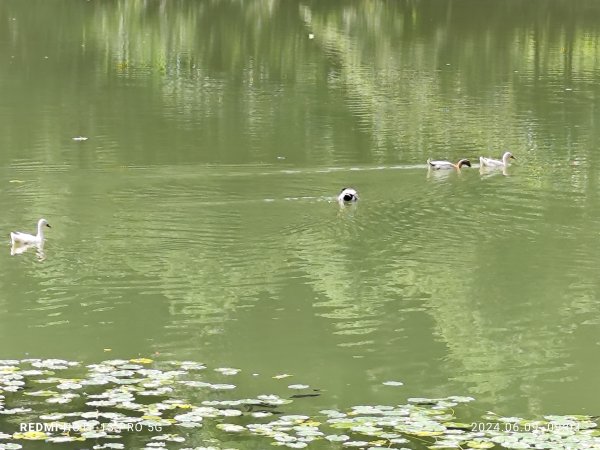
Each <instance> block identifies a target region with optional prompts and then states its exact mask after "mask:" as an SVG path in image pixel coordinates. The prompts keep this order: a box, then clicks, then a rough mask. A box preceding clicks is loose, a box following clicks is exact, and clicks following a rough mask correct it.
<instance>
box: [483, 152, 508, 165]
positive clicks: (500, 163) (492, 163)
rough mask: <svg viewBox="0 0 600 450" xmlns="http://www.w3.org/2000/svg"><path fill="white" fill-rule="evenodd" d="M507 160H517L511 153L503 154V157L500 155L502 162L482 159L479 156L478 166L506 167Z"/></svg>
mask: <svg viewBox="0 0 600 450" xmlns="http://www.w3.org/2000/svg"><path fill="white" fill-rule="evenodd" d="M509 159H517V158H515V157H514V156H513V154H512V153H511V152H505V153H504V155H502V160H498V159H492V158H484V157H483V156H480V157H479V164H480V165H481V167H508V160H509Z"/></svg>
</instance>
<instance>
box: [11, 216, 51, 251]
mask: <svg viewBox="0 0 600 450" xmlns="http://www.w3.org/2000/svg"><path fill="white" fill-rule="evenodd" d="M44 227H48V228H51V227H50V224H49V223H48V221H47V220H46V219H40V220H38V225H37V234H36V235H35V236H34V235H33V234H27V233H21V232H20V231H13V232H11V233H10V241H11V243H12V245H13V246H15V245H19V244H20V245H27V244H41V243H42V242H44Z"/></svg>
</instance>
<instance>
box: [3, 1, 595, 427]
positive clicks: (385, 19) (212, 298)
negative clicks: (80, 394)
mask: <svg viewBox="0 0 600 450" xmlns="http://www.w3.org/2000/svg"><path fill="white" fill-rule="evenodd" d="M30 4H35V5H37V6H38V7H39V9H38V10H35V8H32V7H31V6H23V5H24V3H22V2H14V1H6V2H3V3H2V4H1V5H0V18H1V19H2V21H3V23H9V24H10V26H9V27H8V28H6V29H2V30H0V33H1V34H0V36H2V37H3V39H2V40H0V56H2V58H4V59H5V60H7V61H10V64H8V66H7V67H6V68H5V69H4V70H3V71H2V73H0V83H1V84H2V86H3V87H4V88H5V89H4V91H6V92H7V98H6V100H5V101H4V103H3V105H0V117H1V118H2V120H0V131H1V132H0V146H1V148H2V154H3V159H2V163H1V165H0V187H1V189H2V196H0V209H1V210H2V211H3V215H2V217H0V230H5V233H6V236H8V231H10V230H11V229H14V228H16V227H19V228H22V227H24V226H27V225H28V224H33V223H35V221H36V220H37V219H38V218H39V217H42V216H43V217H47V218H48V219H49V220H50V221H51V222H52V224H53V229H52V230H51V232H49V233H48V240H47V242H46V245H45V248H44V254H45V259H43V260H42V261H40V260H39V259H38V257H37V255H36V252H35V251H28V252H25V253H24V254H21V255H15V256H11V255H10V248H9V246H8V244H7V246H6V248H5V250H6V251H5V252H4V253H3V254H2V255H0V270H1V271H2V276H1V277H0V286H1V287H2V292H3V295H2V296H1V297H0V352H1V354H2V355H4V356H6V357H18V358H21V357H23V356H24V355H35V356H50V357H65V358H70V359H79V360H84V361H98V360H100V359H104V358H106V356H107V354H108V355H110V357H125V358H128V357H131V356H136V355H142V356H147V355H156V356H157V357H168V358H170V359H176V358H179V359H186V358H187V359H192V360H201V361H205V362H207V363H209V364H210V365H211V366H219V365H223V366H235V367H240V368H242V369H243V370H244V371H247V372H249V373H253V372H256V373H259V374H261V375H264V376H266V377H267V380H268V381H271V376H273V375H275V374H277V373H284V372H287V373H290V374H293V375H294V377H295V379H294V381H296V380H297V381H298V382H304V383H307V384H310V385H311V386H316V387H319V388H321V389H323V392H326V394H324V395H322V396H321V397H319V398H317V399H315V400H314V403H312V405H313V407H314V408H315V409H316V408H319V407H330V406H334V405H333V404H335V406H336V407H341V408H343V407H346V406H348V405H355V404H360V403H377V402H382V403H389V401H390V398H395V396H398V395H399V396H402V397H403V398H405V397H409V396H419V397H421V396H440V397H444V396H448V395H452V394H468V395H473V396H475V397H477V399H478V400H479V402H480V403H479V406H478V407H481V408H482V409H485V408H488V409H489V408H493V409H495V410H497V411H499V412H502V413H504V414H507V415H508V414H524V415H525V414H526V415H542V414H546V413H586V412H592V411H595V406H596V405H597V403H598V401H599V400H600V399H599V398H598V394H597V393H596V392H595V391H593V390H590V386H591V385H592V383H593V382H594V381H595V378H594V374H595V373H596V371H597V370H598V363H597V360H596V359H595V358H593V357H590V355H595V354H596V353H597V348H598V339H597V337H596V336H597V334H598V326H599V323H598V321H597V320H596V319H595V317H596V316H597V313H598V307H597V298H598V293H599V285H598V281H597V267H598V266H599V264H600V258H599V257H598V255H599V254H600V253H599V251H598V250H599V249H598V244H597V242H598V239H597V238H598V233H597V230H598V229H599V227H598V225H599V224H600V211H599V208H598V202H597V180H598V173H597V169H596V164H595V162H596V159H597V158H596V153H597V152H596V150H595V149H596V148H597V147H598V144H599V140H598V132H597V131H596V128H597V127H595V126H594V124H595V122H596V121H595V116H596V114H597V113H596V109H597V108H595V100H594V99H595V98H597V97H598V94H599V93H598V88H597V83H596V77H595V61H596V58H595V56H594V55H595V53H594V52H595V50H594V49H595V46H594V45H595V43H596V42H597V38H598V36H599V35H600V30H599V29H598V26H597V24H595V23H590V22H589V21H588V20H583V19H584V18H587V17H589V16H590V15H589V14H585V12H582V11H583V10H582V11H581V12H578V11H576V9H577V8H572V9H570V8H567V12H565V11H564V8H566V5H567V3H566V2H560V1H554V2H547V4H552V5H554V9H553V8H550V7H549V6H547V4H544V5H543V6H542V5H537V6H538V7H539V8H540V10H537V9H536V10H533V9H531V8H532V7H531V6H529V5H527V6H524V5H523V4H522V3H516V2H505V3H503V4H502V5H493V8H495V9H494V12H495V13H496V14H491V13H490V11H488V9H486V10H485V11H481V6H479V7H478V8H476V9H475V10H474V9H473V8H474V7H475V6H477V5H479V3H477V2H466V3H465V5H464V6H461V5H459V4H458V3H456V2H443V4H442V5H440V4H438V3H435V2H421V3H420V4H419V5H412V4H407V3H396V2H393V3H388V2H379V3H374V4H373V3H364V4H362V3H361V4H348V5H344V6H340V5H337V4H329V3H327V2H325V3H323V2H320V3H319V4H312V3H310V2H307V3H302V4H295V3H293V2H292V3H290V2H268V1H255V2H244V3H238V2H227V1H220V2H202V3H200V4H198V3H196V2H178V3H170V2H157V3H155V4H151V3H147V2H137V1H131V2H116V3H98V2H88V3H85V4H81V5H77V6H76V7H74V6H67V5H68V2H58V3H56V2H55V3H54V4H52V5H51V6H49V5H50V4H48V3H47V2H31V3H30ZM580 4H581V5H587V7H589V8H593V10H594V11H595V10H596V9H597V6H596V5H595V4H594V3H589V2H582V3H580ZM57 5H61V8H64V9H65V10H66V11H69V14H67V15H65V14H61V11H62V9H61V8H58V9H55V8H57ZM152 5H154V6H152ZM157 5H160V8H159V9H160V11H158V10H157V9H155V8H158V6H157ZM507 5H509V6H510V7H509V6H507ZM491 7H492V5H489V4H488V5H486V8H491ZM462 8H465V9H462ZM511 8H517V11H518V12H520V13H522V14H516V13H514V10H511ZM545 8H549V9H545ZM582 8H583V7H582ZM467 11H468V14H467ZM474 11H478V14H480V15H481V16H484V17H486V19H487V18H493V20H492V21H491V22H489V23H487V22H486V23H487V25H486V27H485V28H483V29H482V28H481V26H480V25H478V24H480V23H483V22H485V21H483V20H482V21H477V20H475V19H474V18H472V17H474V16H473V14H474ZM540 11H543V12H544V13H545V14H546V15H547V16H546V15H541V12H540ZM509 13H510V17H511V20H508V19H507V15H508V14H509ZM565 14H566V15H567V16H568V17H574V18H577V19H582V22H581V25H580V27H579V28H577V27H575V28H576V29H577V30H579V33H580V34H576V35H575V36H572V35H571V34H569V33H568V30H567V29H565V28H561V27H557V26H556V23H557V21H558V22H560V21H559V20H558V18H561V19H562V18H563V16H564V15H565ZM47 16H51V17H54V18H55V19H56V21H54V20H47V19H46V18H47ZM467 16H468V17H469V20H468V21H466V23H465V20H466V19H465V17H467ZM521 16H523V17H526V18H529V19H531V20H532V23H530V22H528V21H527V20H524V21H521V19H520V17H521ZM140 17H142V18H144V19H145V20H140V19H139V18H140ZM540 17H545V18H546V19H547V22H546V19H544V20H542V18H540ZM495 18H498V19H497V21H496V19H495ZM13 19H14V20H13ZM453 19H456V20H453ZM67 22H68V26H67ZM257 23H263V24H264V26H261V27H258V26H256V24H257ZM123 24H125V25H126V26H124V25H123ZM494 24H496V25H495V26H494ZM500 25H501V26H500ZM57 29H60V30H62V31H63V32H64V34H60V35H59V34H57V33H56V32H55V31H56V30H57ZM40 30H41V31H40ZM232 30H237V31H236V32H235V33H233V32H232ZM555 30H562V34H561V33H558V32H556V33H554V31H555ZM309 31H310V32H313V33H314V39H309V38H308V33H309ZM550 31H552V33H550ZM42 32H45V33H47V34H48V35H49V36H58V37H55V38H52V39H50V41H51V44H52V45H48V44H49V43H48V42H45V41H43V42H41V40H40V38H39V35H38V34H40V33H41V34H43V33H42ZM456 33H459V37H460V38H459V37H454V36H456ZM484 37H485V39H484ZM239 46H241V48H238V47H239ZM46 57H47V58H46ZM563 58H566V61H568V64H567V66H568V69H565V65H564V64H563V61H564V59H563ZM80 135H83V136H88V137H89V138H90V139H89V140H88V141H73V140H72V137H75V136H80ZM505 149H511V150H512V151H513V153H514V154H515V155H516V156H517V158H518V161H517V162H516V163H515V164H514V165H513V166H512V167H510V168H509V169H508V170H506V172H505V173H502V171H492V172H481V173H480V172H479V170H478V169H477V168H473V169H464V170H462V171H461V172H459V173H457V172H455V171H448V172H428V171H427V169H426V168H425V160H426V159H427V158H428V157H430V156H431V157H435V158H444V159H446V158H448V159H451V160H457V159H458V158H460V157H469V158H471V159H472V161H477V158H478V156H480V155H485V156H488V155H489V156H494V157H499V156H500V155H501V153H502V152H503V151H504V150H505ZM342 186H353V187H356V188H357V189H358V190H359V192H360V194H361V201H360V202H359V204H358V205H354V206H350V207H344V208H340V207H339V205H338V204H337V202H336V201H335V195H336V194H337V193H338V192H339V189H340V188H341V187H342ZM32 250H33V249H32ZM109 349H110V351H108V350H109ZM387 380H400V381H403V382H404V386H403V387H402V388H401V389H400V390H394V391H393V392H392V391H390V389H389V387H388V386H383V385H382V383H383V382H384V381H387ZM267 384H268V383H267V382H265V386H266V385H267ZM398 392H401V394H398Z"/></svg>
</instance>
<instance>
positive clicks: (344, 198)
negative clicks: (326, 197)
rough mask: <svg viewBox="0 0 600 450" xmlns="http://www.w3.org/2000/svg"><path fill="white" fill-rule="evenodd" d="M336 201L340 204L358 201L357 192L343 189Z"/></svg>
mask: <svg viewBox="0 0 600 450" xmlns="http://www.w3.org/2000/svg"><path fill="white" fill-rule="evenodd" d="M337 200H338V202H339V203H340V204H344V203H350V202H355V201H357V200H358V192H356V189H352V188H343V189H342V190H341V191H340V194H339V195H338V197H337Z"/></svg>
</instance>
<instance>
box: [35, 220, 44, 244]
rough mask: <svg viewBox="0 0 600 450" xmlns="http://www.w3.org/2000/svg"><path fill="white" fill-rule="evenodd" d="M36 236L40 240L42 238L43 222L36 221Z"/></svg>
mask: <svg viewBox="0 0 600 450" xmlns="http://www.w3.org/2000/svg"><path fill="white" fill-rule="evenodd" d="M37 238H38V239H39V240H40V241H43V240H44V224H43V223H41V222H40V223H38V232H37Z"/></svg>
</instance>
